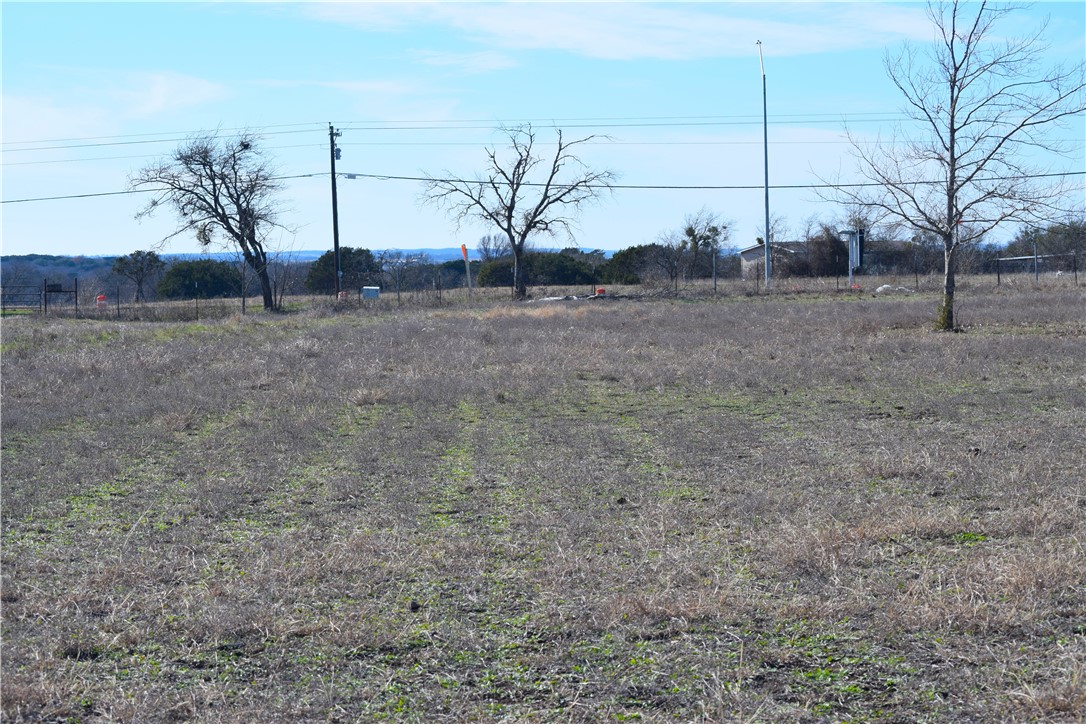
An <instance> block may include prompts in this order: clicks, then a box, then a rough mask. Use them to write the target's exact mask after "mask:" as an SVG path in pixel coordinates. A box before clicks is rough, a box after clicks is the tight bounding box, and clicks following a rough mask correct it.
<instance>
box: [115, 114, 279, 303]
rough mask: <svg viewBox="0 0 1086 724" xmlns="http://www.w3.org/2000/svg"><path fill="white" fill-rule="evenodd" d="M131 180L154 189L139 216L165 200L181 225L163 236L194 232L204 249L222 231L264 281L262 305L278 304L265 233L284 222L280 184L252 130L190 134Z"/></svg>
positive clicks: (261, 283)
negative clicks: (226, 135)
mask: <svg viewBox="0 0 1086 724" xmlns="http://www.w3.org/2000/svg"><path fill="white" fill-rule="evenodd" d="M130 185H131V186H132V188H147V187H150V188H151V189H152V190H153V195H152V196H151V200H150V201H149V202H148V203H147V205H146V206H145V207H144V208H143V209H142V210H141V211H140V213H139V214H138V215H137V218H142V217H143V216H147V215H149V214H152V213H154V212H155V211H156V210H157V209H158V208H159V207H160V206H162V205H167V206H170V207H172V208H173V210H174V211H175V212H176V213H177V216H178V226H177V229H176V230H175V231H174V232H173V233H172V234H170V235H169V236H167V237H166V239H164V240H163V241H166V240H169V239H172V238H173V237H175V236H179V235H181V234H183V233H185V232H188V231H192V232H194V233H195V235H196V240H197V241H198V242H199V243H200V245H201V246H203V247H204V248H207V247H210V246H211V245H212V244H214V243H215V240H216V236H218V235H221V236H222V237H223V244H224V245H225V246H232V247H235V248H236V249H237V250H238V251H240V252H241V256H242V259H244V261H245V263H246V264H247V265H248V266H249V267H250V268H252V270H253V272H255V274H256V276H257V279H259V280H260V291H261V295H262V297H263V301H264V309H267V310H271V309H275V294H274V290H273V288H272V282H271V277H270V275H269V270H268V250H267V233H268V231H269V230H270V229H271V228H274V227H280V225H279V224H278V222H277V221H276V217H277V212H278V210H279V205H278V203H277V202H276V201H275V199H274V195H275V192H277V191H279V189H280V188H281V186H280V184H279V182H278V181H277V180H276V178H275V174H274V171H273V169H272V168H271V166H270V165H269V164H268V162H267V161H265V160H264V158H263V157H262V154H261V152H260V151H259V150H258V148H257V144H256V138H255V137H254V136H253V135H251V134H249V133H241V134H239V135H238V136H236V137H234V138H229V139H224V138H219V137H218V136H216V135H213V134H212V135H206V136H200V137H196V138H192V139H190V140H188V141H186V142H184V143H183V144H182V145H181V146H179V147H178V149H177V150H176V151H175V152H174V153H173V155H172V156H170V157H169V158H168V159H165V160H161V161H158V162H156V163H153V164H151V165H149V166H146V167H144V168H142V169H140V170H139V171H138V172H136V173H135V174H134V175H133V176H132V178H131V179H130ZM280 228H282V227H280Z"/></svg>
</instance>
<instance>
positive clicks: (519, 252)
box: [512, 244, 528, 302]
mask: <svg viewBox="0 0 1086 724" xmlns="http://www.w3.org/2000/svg"><path fill="white" fill-rule="evenodd" d="M512 248H513V301H514V302H520V301H523V300H525V299H527V298H528V285H527V284H526V283H525V281H524V264H523V263H522V259H521V257H522V256H523V254H524V247H523V245H518V244H513V245H512Z"/></svg>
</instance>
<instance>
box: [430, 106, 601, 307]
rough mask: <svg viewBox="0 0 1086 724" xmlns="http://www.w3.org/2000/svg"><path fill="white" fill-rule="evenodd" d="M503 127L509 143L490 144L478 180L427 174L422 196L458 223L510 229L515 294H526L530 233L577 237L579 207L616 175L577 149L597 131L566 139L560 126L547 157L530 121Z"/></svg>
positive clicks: (595, 197)
mask: <svg viewBox="0 0 1086 724" xmlns="http://www.w3.org/2000/svg"><path fill="white" fill-rule="evenodd" d="M502 130H503V132H504V133H505V135H506V137H507V138H508V140H509V146H508V149H507V150H506V153H505V154H499V153H498V151H496V150H495V149H493V148H487V149H486V156H487V164H488V167H489V168H488V169H487V171H486V173H485V174H483V175H479V176H476V178H475V180H474V181H467V180H463V179H453V178H433V177H428V181H427V182H426V188H425V191H424V193H423V197H424V198H425V200H426V201H427V202H429V203H432V204H435V205H437V206H438V207H441V208H444V209H445V210H446V211H447V212H448V213H449V215H450V216H452V217H453V218H454V219H456V222H457V224H460V223H462V222H463V221H464V220H465V219H468V218H478V219H483V220H485V221H488V222H490V223H492V224H494V226H495V227H497V228H498V229H499V230H500V231H501V232H502V233H503V234H505V237H506V239H507V240H508V242H509V249H510V251H512V253H513V299H524V298H525V297H527V296H528V290H527V285H526V284H525V280H524V265H523V263H522V258H523V256H524V251H525V245H526V244H527V242H528V239H529V237H531V236H532V235H533V234H539V233H543V234H550V235H551V236H557V235H558V234H559V233H565V234H566V235H567V236H569V237H570V238H572V236H573V235H572V229H573V222H574V218H575V215H576V213H577V212H578V211H580V210H581V209H582V208H583V207H584V206H586V205H587V204H589V203H591V202H593V201H596V200H598V199H599V198H600V196H601V195H602V194H603V193H604V192H605V191H610V190H611V188H612V186H613V183H614V179H615V175H614V174H613V173H612V172H611V171H594V170H592V169H590V168H588V167H587V166H585V164H584V163H583V162H582V161H581V160H580V159H579V158H578V157H577V156H576V155H574V150H576V147H577V146H580V145H581V144H584V143H588V142H590V141H591V140H593V139H594V138H596V136H586V137H585V138H580V139H577V140H575V141H567V140H565V138H564V137H563V135H562V131H561V130H556V133H557V136H558V140H557V145H556V149H555V152H554V156H553V157H549V160H548V159H546V158H544V157H542V156H541V155H537V153H536V151H535V148H534V147H535V140H536V139H535V133H534V132H533V131H532V127H531V126H530V125H524V126H516V127H513V128H503V129H502ZM446 175H449V174H446Z"/></svg>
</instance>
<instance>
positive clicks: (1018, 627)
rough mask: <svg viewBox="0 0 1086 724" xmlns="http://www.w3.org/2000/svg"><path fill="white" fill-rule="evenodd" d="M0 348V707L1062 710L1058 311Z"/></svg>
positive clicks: (1003, 715)
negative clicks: (942, 329) (943, 322)
mask: <svg viewBox="0 0 1086 724" xmlns="http://www.w3.org/2000/svg"><path fill="white" fill-rule="evenodd" d="M935 303H936V299H935V296H934V295H921V296H910V295H904V294H903V295H899V296H892V297H889V298H882V297H879V298H876V297H874V296H872V295H870V294H862V295H835V294H832V293H831V292H825V293H815V292H810V293H787V292H780V293H775V294H773V295H770V296H746V295H738V294H731V295H722V296H721V297H718V298H714V299H708V298H706V299H700V300H688V299H670V300H667V299H664V300H647V299H646V300H630V299H627V300H623V299H612V300H596V301H574V302H557V303H529V304H520V305H510V304H504V303H491V302H488V303H485V304H484V303H481V302H477V303H476V305H474V306H471V307H468V306H466V305H462V304H461V305H458V306H446V307H439V308H430V309H408V308H405V309H401V310H397V309H381V310H376V311H374V310H369V311H366V310H361V311H359V310H353V311H349V312H346V313H343V312H341V313H335V312H333V311H331V310H324V311H310V312H304V311H303V312H294V313H291V314H287V315H281V316H265V315H250V316H248V317H239V316H233V317H230V318H227V319H223V320H212V321H204V322H199V323H193V322H170V323H161V322H160V323H150V322H121V321H111V320H71V319H51V318H44V319H43V318H39V317H33V318H9V319H5V320H4V321H3V327H2V343H3V344H2V364H3V369H2V372H3V374H2V386H3V390H2V391H3V428H2V431H3V441H2V442H3V458H2V464H3V471H2V472H3V486H2V499H0V502H2V512H3V553H2V555H3V561H2V563H3V568H2V574H3V579H2V594H0V603H2V624H3V628H2V658H3V662H2V700H3V701H2V703H3V710H2V711H3V720H4V721H12V722H15V721H42V720H49V721H56V720H62V721H114V720H117V721H187V720H199V721H215V722H218V721H223V722H256V721H261V722H268V721H284V722H285V721H360V720H361V721H371V720H382V719H387V720H395V721H450V722H452V721H456V722H459V721H471V720H504V721H518V722H519V721H601V720H603V721H605V720H612V721H621V720H644V721H731V720H735V721H766V722H770V721H773V722H775V721H810V722H816V721H827V722H829V721H834V722H836V721H886V722H914V721H932V722H942V721H975V722H980V721H1020V720H1038V721H1060V722H1064V721H1082V720H1083V719H1084V718H1086V442H1084V438H1086V432H1084V431H1086V292H1084V291H1083V288H1082V287H1077V288H1076V287H1074V286H1070V285H1066V286H1063V287H1059V288H1056V287H1053V288H1047V289H1038V288H1033V287H1031V286H1028V285H1023V286H1020V287H1018V288H1008V287H1006V286H1004V287H1001V288H999V289H996V288H994V287H984V288H980V287H978V288H963V289H962V293H961V294H960V308H959V319H960V320H961V321H962V322H963V323H964V324H965V325H966V328H965V330H964V331H963V333H961V334H938V333H934V332H932V331H930V324H929V320H930V318H931V317H932V316H933V312H934V308H935Z"/></svg>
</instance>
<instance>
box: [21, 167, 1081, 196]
mask: <svg viewBox="0 0 1086 724" xmlns="http://www.w3.org/2000/svg"><path fill="white" fill-rule="evenodd" d="M327 175H328V173H327V172H323V173H303V174H296V175H293V176H277V177H275V178H274V179H273V180H275V181H285V180H289V179H300V178H317V177H324V176H327ZM336 176H337V177H345V178H348V179H353V178H368V179H375V180H378V181H438V182H442V183H478V182H479V181H478V179H461V178H428V177H426V176H398V175H394V174H372V173H353V172H350V171H339V172H337V173H336ZM1067 176H1086V171H1062V172H1059V173H1043V174H1034V175H1030V176H999V177H994V178H989V179H979V180H980V181H1011V180H1022V179H1032V178H1060V177H1067ZM941 183H944V182H943V181H914V182H912V183H911V184H910V185H913V186H932V185H938V184H941ZM523 185H524V186H543V185H544V184H540V183H525V184H523ZM883 185H884V184H880V183H876V182H865V183H852V184H780V185H771V186H770V187H769V188H770V189H776V190H804V189H806V190H817V189H845V188H870V187H875V186H883ZM595 188H610V189H619V190H634V191H749V190H760V189H762V188H764V185H763V184H756V185H742V184H740V185H678V184H675V185H671V184H612V185H608V186H602V185H601V186H597V187H595ZM156 190H158V189H129V190H127V191H102V192H99V193H88V194H69V195H66V196H39V197H35V198H25V199H7V200H5V201H0V203H3V204H24V203H31V202H35V201H64V200H68V199H86V198H94V197H98V196H125V195H128V194H140V193H151V192H154V191H156Z"/></svg>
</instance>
